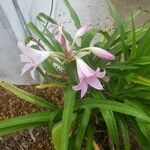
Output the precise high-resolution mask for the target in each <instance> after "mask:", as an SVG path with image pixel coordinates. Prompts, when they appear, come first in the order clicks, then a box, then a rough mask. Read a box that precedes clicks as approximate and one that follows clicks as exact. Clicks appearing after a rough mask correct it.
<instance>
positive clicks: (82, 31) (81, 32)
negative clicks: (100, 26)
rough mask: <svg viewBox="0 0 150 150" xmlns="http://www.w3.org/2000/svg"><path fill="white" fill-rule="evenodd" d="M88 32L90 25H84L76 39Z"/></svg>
mask: <svg viewBox="0 0 150 150" xmlns="http://www.w3.org/2000/svg"><path fill="white" fill-rule="evenodd" d="M87 30H88V25H84V26H82V27H81V28H79V29H78V30H77V32H76V37H81V36H82V35H83V34H85V32H86V31H87Z"/></svg>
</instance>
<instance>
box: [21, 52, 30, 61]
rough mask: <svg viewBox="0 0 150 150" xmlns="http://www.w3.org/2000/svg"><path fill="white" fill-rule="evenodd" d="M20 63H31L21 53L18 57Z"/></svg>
mask: <svg viewBox="0 0 150 150" xmlns="http://www.w3.org/2000/svg"><path fill="white" fill-rule="evenodd" d="M19 57H20V61H21V62H31V60H30V59H29V58H28V57H27V56H26V55H25V54H24V53H23V54H20V55H19Z"/></svg>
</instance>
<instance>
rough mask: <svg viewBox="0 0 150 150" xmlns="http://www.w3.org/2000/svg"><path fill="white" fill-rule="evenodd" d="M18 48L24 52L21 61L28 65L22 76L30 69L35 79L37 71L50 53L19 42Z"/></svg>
mask: <svg viewBox="0 0 150 150" xmlns="http://www.w3.org/2000/svg"><path fill="white" fill-rule="evenodd" d="M18 47H19V49H20V50H21V51H22V54H21V55H20V61H21V62H25V63H26V64H25V66H24V67H23V68H22V72H21V76H22V75H23V74H24V73H25V72H27V71H28V70H29V69H30V70H31V72H30V73H31V77H32V78H33V79H35V74H34V72H35V69H36V68H37V67H38V66H39V65H40V64H41V63H42V62H43V61H44V60H45V59H46V58H47V57H48V56H49V52H46V51H39V50H36V49H33V48H29V47H26V46H25V45H24V44H23V43H21V42H18Z"/></svg>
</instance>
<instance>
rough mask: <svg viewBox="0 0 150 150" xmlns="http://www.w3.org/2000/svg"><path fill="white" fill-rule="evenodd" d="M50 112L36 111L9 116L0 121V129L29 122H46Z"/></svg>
mask: <svg viewBox="0 0 150 150" xmlns="http://www.w3.org/2000/svg"><path fill="white" fill-rule="evenodd" d="M49 117H50V112H37V113H32V114H29V115H24V116H19V117H14V118H10V119H7V120H3V121H0V129H4V128H11V127H14V126H19V125H24V124H31V123H47V122H48V121H49Z"/></svg>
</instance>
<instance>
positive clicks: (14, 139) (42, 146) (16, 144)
mask: <svg viewBox="0 0 150 150" xmlns="http://www.w3.org/2000/svg"><path fill="white" fill-rule="evenodd" d="M19 88H22V89H24V90H26V91H29V92H31V93H35V94H37V95H38V96H41V97H43V98H45V99H46V100H48V101H53V102H54V103H56V104H57V105H58V106H62V96H63V91H62V90H61V89H53V90H50V89H46V90H37V89H36V88H35V86H19ZM39 111H43V110H42V108H40V107H38V106H36V105H32V104H30V103H28V102H25V101H24V100H21V99H19V98H17V97H16V96H14V95H13V94H11V93H9V92H7V91H6V90H4V89H2V88H1V87H0V120H3V119H7V118H11V117H15V116H21V115H25V114H31V113H33V112H39ZM95 130H96V132H95V141H96V143H98V146H99V147H101V150H109V149H113V147H112V146H113V145H112V142H111V141H110V140H109V138H108V135H107V132H106V131H107V130H106V126H105V125H104V124H100V125H99V124H98V125H97V126H96V128H95ZM132 137H133V138H132V142H131V143H132V148H131V149H133V150H139V147H138V146H137V143H136V142H135V139H134V135H132ZM121 143H122V142H121ZM121 145H122V144H121ZM50 149H52V148H51V139H50V136H49V131H48V128H47V127H45V126H42V127H38V128H34V129H28V130H24V131H21V132H17V133H12V134H9V135H7V136H2V137H0V150H50Z"/></svg>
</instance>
